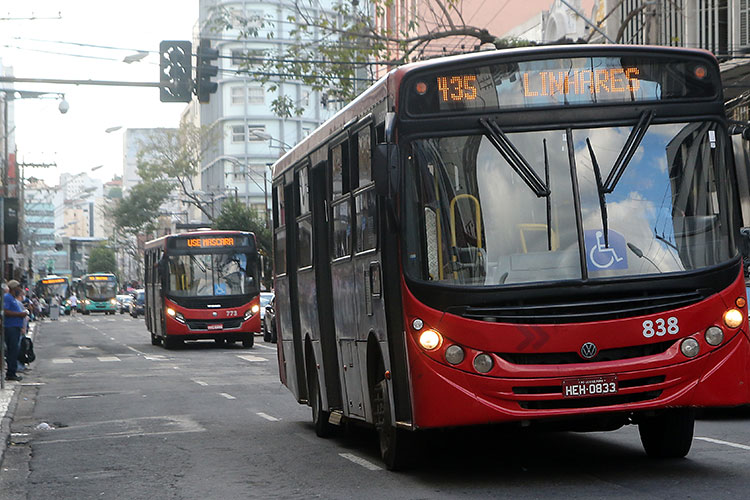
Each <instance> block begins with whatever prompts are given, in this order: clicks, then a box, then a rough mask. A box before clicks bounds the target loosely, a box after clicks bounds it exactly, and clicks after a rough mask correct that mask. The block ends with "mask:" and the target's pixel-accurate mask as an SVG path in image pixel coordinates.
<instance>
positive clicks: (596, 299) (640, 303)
mask: <svg viewBox="0 0 750 500" xmlns="http://www.w3.org/2000/svg"><path fill="white" fill-rule="evenodd" d="M709 294H710V292H708V291H705V290H689V291H682V292H654V291H642V292H639V293H638V294H632V293H624V294H619V295H618V294H606V295H598V296H591V297H587V298H583V299H580V300H571V301H565V300H518V301H514V302H511V303H505V304H503V305H497V306H466V307H458V308H457V307H451V308H449V310H448V312H451V313H454V314H458V315H460V316H463V317H464V318H469V319H474V320H479V321H488V322H492V323H524V324H561V323H590V322H594V321H605V320H611V319H622V318H631V317H635V316H643V315H646V314H656V313H659V312H663V311H669V310H674V309H678V308H680V307H685V306H689V305H691V304H695V303H697V302H700V301H701V300H703V299H705V298H706V297H707V296H708V295H709Z"/></svg>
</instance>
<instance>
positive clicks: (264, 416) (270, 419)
mask: <svg viewBox="0 0 750 500" xmlns="http://www.w3.org/2000/svg"><path fill="white" fill-rule="evenodd" d="M256 415H258V416H259V417H261V418H265V419H266V420H268V421H270V422H278V421H279V419H278V418H276V417H272V416H271V415H268V414H266V413H263V412H262V411H259V412H258V413H256Z"/></svg>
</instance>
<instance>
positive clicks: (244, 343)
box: [242, 337, 254, 349]
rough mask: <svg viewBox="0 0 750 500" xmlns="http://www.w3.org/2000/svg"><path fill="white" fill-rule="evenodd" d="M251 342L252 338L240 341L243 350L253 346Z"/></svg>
mask: <svg viewBox="0 0 750 500" xmlns="http://www.w3.org/2000/svg"><path fill="white" fill-rule="evenodd" d="M253 341H254V339H253V338H252V337H250V338H248V339H245V340H243V341H242V347H244V348H245V349H250V348H251V347H252V346H253V344H254V342H253Z"/></svg>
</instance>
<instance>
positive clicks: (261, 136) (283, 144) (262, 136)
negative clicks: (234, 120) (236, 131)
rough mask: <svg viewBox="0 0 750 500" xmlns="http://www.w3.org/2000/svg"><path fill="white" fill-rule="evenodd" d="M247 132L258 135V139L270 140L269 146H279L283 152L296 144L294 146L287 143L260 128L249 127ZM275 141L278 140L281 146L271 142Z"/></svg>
mask: <svg viewBox="0 0 750 500" xmlns="http://www.w3.org/2000/svg"><path fill="white" fill-rule="evenodd" d="M247 132H248V133H249V134H250V135H252V136H255V137H257V138H258V139H261V140H263V141H268V142H269V145H268V147H271V148H274V147H275V148H279V149H280V150H281V152H282V153H285V152H286V150H287V149H292V148H293V147H294V146H292V145H290V144H287V143H286V142H284V141H282V140H280V139H277V138H275V137H273V136H272V135H271V134H267V133H266V132H261V131H260V130H252V129H249V130H248V131H247ZM273 141H276V142H278V143H279V144H280V146H274V145H273V144H270V143H272V142H273Z"/></svg>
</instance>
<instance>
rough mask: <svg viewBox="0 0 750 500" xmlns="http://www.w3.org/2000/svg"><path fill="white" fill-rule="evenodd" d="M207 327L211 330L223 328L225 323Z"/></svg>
mask: <svg viewBox="0 0 750 500" xmlns="http://www.w3.org/2000/svg"><path fill="white" fill-rule="evenodd" d="M206 328H208V329H209V330H223V329H224V325H222V324H221V323H219V324H218V325H208V326H207V327H206Z"/></svg>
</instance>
